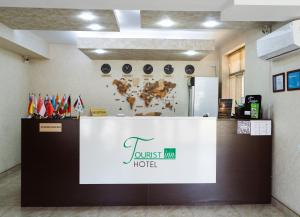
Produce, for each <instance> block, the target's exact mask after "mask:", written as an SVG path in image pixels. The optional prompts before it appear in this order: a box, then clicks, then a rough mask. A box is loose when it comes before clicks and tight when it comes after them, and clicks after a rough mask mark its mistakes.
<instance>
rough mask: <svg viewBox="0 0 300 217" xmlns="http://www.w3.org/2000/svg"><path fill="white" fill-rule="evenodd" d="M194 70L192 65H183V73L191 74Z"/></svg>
mask: <svg viewBox="0 0 300 217" xmlns="http://www.w3.org/2000/svg"><path fill="white" fill-rule="evenodd" d="M194 72H195V67H194V66H193V65H187V66H186V67H185V73H186V74H188V75H191V74H193V73H194Z"/></svg>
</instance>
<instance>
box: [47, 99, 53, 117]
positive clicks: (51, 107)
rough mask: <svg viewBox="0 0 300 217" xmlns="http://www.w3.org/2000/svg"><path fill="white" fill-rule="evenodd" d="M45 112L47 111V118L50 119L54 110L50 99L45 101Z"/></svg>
mask: <svg viewBox="0 0 300 217" xmlns="http://www.w3.org/2000/svg"><path fill="white" fill-rule="evenodd" d="M46 110H47V115H48V117H52V115H53V112H54V108H53V106H52V103H51V101H50V98H48V101H47V104H46Z"/></svg>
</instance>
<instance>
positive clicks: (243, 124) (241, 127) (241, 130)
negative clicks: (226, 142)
mask: <svg viewBox="0 0 300 217" xmlns="http://www.w3.org/2000/svg"><path fill="white" fill-rule="evenodd" d="M250 133H251V124H250V121H238V124H237V134H250Z"/></svg>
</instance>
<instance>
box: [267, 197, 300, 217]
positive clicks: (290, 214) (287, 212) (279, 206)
mask: <svg viewBox="0 0 300 217" xmlns="http://www.w3.org/2000/svg"><path fill="white" fill-rule="evenodd" d="M272 205H273V206H275V207H276V208H277V209H279V210H280V211H281V212H283V213H284V215H285V216H286V217H300V215H298V214H297V213H295V212H294V211H293V210H291V209H290V208H289V207H287V206H286V205H285V204H283V203H282V202H280V201H279V200H278V199H276V198H275V197H272Z"/></svg>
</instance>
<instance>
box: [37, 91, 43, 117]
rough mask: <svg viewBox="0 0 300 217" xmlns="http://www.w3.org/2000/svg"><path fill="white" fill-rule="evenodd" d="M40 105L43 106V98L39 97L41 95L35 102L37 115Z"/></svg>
mask: <svg viewBox="0 0 300 217" xmlns="http://www.w3.org/2000/svg"><path fill="white" fill-rule="evenodd" d="M42 104H44V101H43V98H42V97H41V95H39V99H38V102H37V113H40V111H41V108H42Z"/></svg>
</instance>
